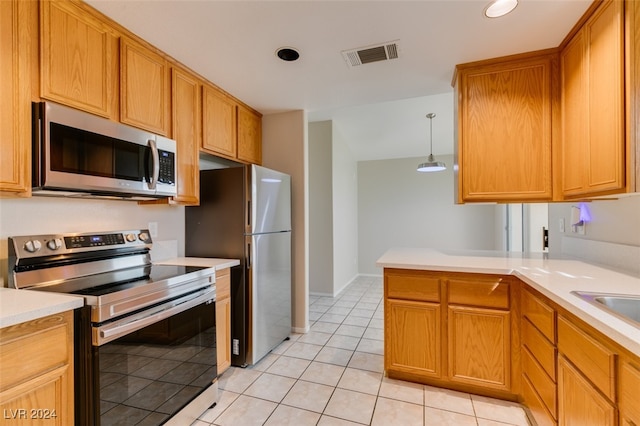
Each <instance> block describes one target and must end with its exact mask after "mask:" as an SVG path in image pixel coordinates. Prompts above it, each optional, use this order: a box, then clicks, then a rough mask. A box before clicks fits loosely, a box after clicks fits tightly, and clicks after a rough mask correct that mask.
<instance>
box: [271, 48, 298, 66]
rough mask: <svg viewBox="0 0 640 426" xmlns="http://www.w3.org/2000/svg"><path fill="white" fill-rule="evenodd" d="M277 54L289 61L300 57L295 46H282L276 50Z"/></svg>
mask: <svg viewBox="0 0 640 426" xmlns="http://www.w3.org/2000/svg"><path fill="white" fill-rule="evenodd" d="M276 55H277V56H278V58H280V59H282V60H283V61H287V62H292V61H297V60H298V58H299V57H300V54H299V53H298V51H297V50H296V49H294V48H293V47H281V48H279V49H278V50H276Z"/></svg>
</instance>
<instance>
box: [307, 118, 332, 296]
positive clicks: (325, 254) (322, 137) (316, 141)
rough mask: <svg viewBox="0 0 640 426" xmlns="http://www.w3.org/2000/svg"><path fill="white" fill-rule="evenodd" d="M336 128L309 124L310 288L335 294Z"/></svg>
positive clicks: (324, 124) (326, 293)
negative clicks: (334, 199)
mask: <svg viewBox="0 0 640 426" xmlns="http://www.w3.org/2000/svg"><path fill="white" fill-rule="evenodd" d="M332 140H333V127H332V124H331V121H319V122H314V123H309V291H310V292H311V293H318V294H325V295H333V293H334V291H333V213H332V206H333V166H332V164H331V162H332Z"/></svg>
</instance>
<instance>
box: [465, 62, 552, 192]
mask: <svg viewBox="0 0 640 426" xmlns="http://www.w3.org/2000/svg"><path fill="white" fill-rule="evenodd" d="M487 62H488V63H482V62H480V63H473V64H463V65H458V66H457V67H456V80H455V90H456V94H457V96H456V101H457V102H456V106H457V115H456V119H457V127H456V130H457V143H456V145H455V155H456V157H457V163H458V167H459V169H458V175H457V185H458V202H472V201H517V202H521V201H525V200H529V201H549V200H551V199H552V196H553V188H552V176H551V173H552V167H551V161H552V159H551V145H552V124H551V121H552V103H553V93H552V84H553V83H554V82H555V79H554V78H553V76H554V75H553V69H554V67H555V66H557V65H555V64H556V62H557V57H556V55H555V54H554V55H549V54H541V55H540V57H535V56H534V57H531V55H529V57H524V58H516V59H504V60H502V61H501V62H499V61H498V60H494V61H487Z"/></svg>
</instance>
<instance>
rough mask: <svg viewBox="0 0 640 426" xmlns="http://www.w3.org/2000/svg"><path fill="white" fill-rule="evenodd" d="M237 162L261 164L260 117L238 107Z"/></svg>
mask: <svg viewBox="0 0 640 426" xmlns="http://www.w3.org/2000/svg"><path fill="white" fill-rule="evenodd" d="M238 160H241V161H244V162H247V163H252V164H262V117H261V116H260V115H259V114H258V113H256V112H254V111H252V110H250V109H249V108H246V107H244V106H243V105H238Z"/></svg>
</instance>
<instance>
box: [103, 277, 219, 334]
mask: <svg viewBox="0 0 640 426" xmlns="http://www.w3.org/2000/svg"><path fill="white" fill-rule="evenodd" d="M215 296H216V290H215V287H209V288H207V289H204V290H201V291H199V292H197V293H196V294H195V295H194V294H190V295H188V296H185V297H181V298H179V299H175V300H172V301H171V302H169V303H166V304H164V305H160V306H158V307H157V308H155V309H149V311H145V312H142V313H141V315H140V316H138V315H136V316H133V317H131V318H124V319H122V320H120V321H117V322H115V323H112V324H107V325H103V326H100V327H93V330H92V340H93V344H94V345H96V346H101V345H103V344H105V343H109V342H110V341H112V340H115V339H118V338H120V337H122V336H126V335H127V334H129V333H133V332H134V331H137V330H140V329H142V328H144V327H146V326H148V325H151V324H154V323H156V322H159V321H162V320H163V319H166V318H169V317H170V316H173V315H176V314H179V313H180V312H184V311H186V310H188V309H191V308H193V307H195V306H198V305H200V304H202V303H212V302H214V301H215Z"/></svg>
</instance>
